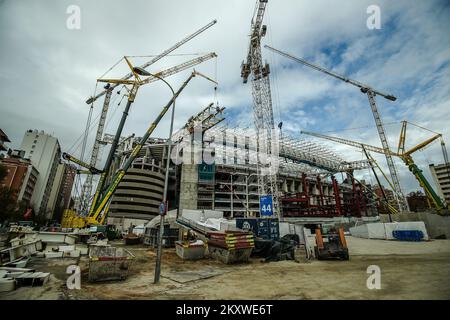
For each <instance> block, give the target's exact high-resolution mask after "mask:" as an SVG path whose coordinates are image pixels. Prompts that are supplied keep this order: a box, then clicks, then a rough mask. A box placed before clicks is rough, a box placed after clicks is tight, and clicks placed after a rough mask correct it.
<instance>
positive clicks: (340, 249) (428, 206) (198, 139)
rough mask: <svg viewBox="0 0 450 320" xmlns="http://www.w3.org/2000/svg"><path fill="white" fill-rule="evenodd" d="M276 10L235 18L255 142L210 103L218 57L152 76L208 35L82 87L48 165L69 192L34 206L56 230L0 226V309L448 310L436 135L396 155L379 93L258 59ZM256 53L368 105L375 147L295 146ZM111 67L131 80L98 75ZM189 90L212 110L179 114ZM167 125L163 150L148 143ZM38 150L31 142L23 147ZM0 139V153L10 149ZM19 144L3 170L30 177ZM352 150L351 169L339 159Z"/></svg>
mask: <svg viewBox="0 0 450 320" xmlns="http://www.w3.org/2000/svg"><path fill="white" fill-rule="evenodd" d="M247 5H249V6H250V5H251V4H250V3H247ZM277 5H280V4H275V3H270V4H269V3H268V1H267V0H257V1H256V4H255V7H254V10H253V16H251V17H248V21H250V24H249V27H250V28H249V29H248V30H247V33H248V39H247V40H246V41H248V47H247V55H246V56H243V57H242V64H241V65H240V66H235V67H236V70H235V71H236V76H240V80H241V82H242V86H243V87H244V89H245V90H246V91H245V92H247V94H248V96H249V97H251V99H252V101H253V105H251V106H248V108H247V109H246V110H245V112H247V113H248V114H251V118H252V123H251V124H250V125H246V126H241V125H240V124H239V121H237V120H238V119H236V117H235V114H234V113H233V111H229V108H228V107H227V105H226V104H222V103H219V98H220V90H221V83H220V81H219V80H218V79H220V77H218V76H217V75H216V74H208V73H206V72H203V71H201V70H202V66H204V65H207V64H214V63H216V64H217V58H218V55H217V53H216V52H214V48H213V47H212V48H211V52H208V53H202V54H197V56H196V57H194V58H192V59H186V60H185V61H184V62H182V63H179V64H177V65H174V66H171V67H169V68H165V69H162V70H161V69H157V68H156V67H154V65H157V63H158V61H164V59H166V58H167V57H170V56H171V55H174V54H178V53H180V52H182V51H180V50H182V47H183V45H185V44H186V43H188V42H195V41H197V40H198V39H200V38H203V39H206V40H207V39H208V33H209V32H211V30H213V29H214V28H215V27H216V26H217V25H218V24H220V23H221V22H220V21H219V19H218V20H215V19H214V20H211V21H210V22H209V23H207V24H205V25H203V26H200V28H198V29H193V30H190V31H189V30H187V31H186V32H185V33H186V36H185V37H184V38H181V39H166V43H169V42H170V43H171V46H169V47H168V49H166V50H164V51H163V52H161V53H159V54H157V55H152V56H140V57H139V58H140V59H137V58H136V56H131V55H130V56H124V57H117V59H119V61H118V62H115V61H110V62H105V63H106V65H108V66H111V67H110V69H108V71H107V72H106V73H105V74H103V76H101V77H99V78H97V79H92V85H95V91H94V94H93V95H92V96H89V97H86V101H77V103H79V104H84V107H85V109H84V110H86V111H85V112H84V113H85V116H87V118H88V120H87V122H86V123H85V124H78V127H79V128H81V127H85V129H84V131H83V133H82V135H81V136H80V137H78V140H77V142H78V144H77V147H76V148H75V147H73V148H66V149H65V148H64V147H61V150H60V152H59V153H55V155H54V158H56V159H57V161H59V163H60V166H61V169H58V170H60V171H61V173H60V174H61V177H66V173H67V172H68V173H67V176H70V177H71V180H70V184H68V182H67V181H65V180H64V179H65V178H60V181H61V182H58V183H59V185H61V187H60V189H58V190H59V191H53V192H49V196H48V199H47V200H46V202H45V203H44V202H41V207H43V206H44V207H45V206H46V207H47V208H48V207H49V206H50V205H51V204H52V203H56V204H57V205H59V208H62V209H63V211H61V214H60V216H58V217H57V218H55V215H53V219H52V220H51V219H47V224H46V225H45V226H44V225H43V224H42V223H41V224H37V223H36V221H33V219H32V218H30V217H31V216H32V214H31V212H37V210H36V209H34V208H31V207H30V209H27V211H26V212H27V213H26V214H25V215H24V216H23V218H21V219H17V221H12V220H10V221H7V222H6V221H2V225H1V228H0V299H1V300H16V299H25V300H36V299H45V300H72V299H75V300H79V299H82V300H93V299H133V300H135V299H150V300H159V299H164V300H191V299H200V300H219V299H224V300H228V299H233V300H236V299H239V300H241V299H242V300H249V299H263V300H278V299H343V300H348V299H352V300H353V299H363V300H372V299H374V300H385V299H432V300H434V299H438V300H441V299H444V300H448V299H450V281H449V280H448V279H449V277H450V191H447V190H450V163H449V161H448V154H447V150H446V145H445V141H444V134H443V133H440V132H437V131H434V130H439V129H437V128H435V127H431V125H430V123H429V122H424V123H426V124H425V125H424V124H416V123H415V122H414V121H412V120H411V121H410V120H409V119H402V120H401V121H397V122H396V124H398V125H399V126H400V132H399V133H398V135H397V139H396V141H392V139H390V138H389V136H388V134H387V133H386V126H385V122H386V121H384V120H383V117H382V114H383V109H382V108H381V107H379V102H381V101H383V106H384V103H385V102H386V103H387V104H395V103H397V102H396V101H397V97H396V96H395V95H394V94H391V93H386V92H385V91H384V90H388V89H389V88H383V85H382V84H381V85H380V87H379V88H378V86H377V88H374V87H372V86H371V85H369V84H366V83H362V82H359V81H358V80H354V79H352V78H349V77H347V76H345V75H342V74H341V73H338V72H335V71H333V70H335V69H334V68H333V66H331V67H330V64H329V63H327V65H328V66H329V67H327V68H326V67H324V66H322V65H319V64H316V63H313V62H311V61H309V60H306V59H304V58H302V57H300V54H295V52H296V51H295V50H290V49H289V50H285V49H284V48H280V47H275V46H272V45H268V44H266V43H268V41H265V39H266V34H267V32H268V30H267V29H268V27H267V24H266V18H265V17H266V13H267V11H270V10H271V6H277ZM271 27H272V28H277V26H276V25H274V24H271ZM270 43H271V42H270ZM138 50H139V46H138V45H137V47H136V48H133V52H136V51H138ZM92 54H95V53H92ZM269 54H270V55H272V56H271V57H273V56H276V57H277V59H280V60H281V61H284V62H286V63H290V65H289V66H290V67H289V68H290V69H291V70H290V71H291V72H299V73H301V72H304V71H306V70H308V71H310V72H312V74H314V76H318V79H319V81H321V80H320V79H323V80H324V81H325V80H330V79H331V80H332V81H333V85H335V86H336V87H337V86H343V87H344V88H345V89H344V90H349V91H351V90H353V91H356V92H358V94H361V95H362V96H364V99H365V100H364V101H366V105H363V106H360V108H365V109H367V110H370V112H371V115H372V119H371V121H373V123H371V125H372V126H373V128H374V129H376V133H377V140H378V141H379V143H378V144H377V145H372V144H371V143H370V142H368V141H367V140H365V139H363V140H359V139H358V135H354V139H348V136H345V137H339V134H337V135H335V134H327V132H324V131H323V130H321V132H313V131H306V130H303V129H302V127H301V126H300V125H299V124H297V123H296V122H295V120H294V127H295V130H296V131H297V134H293V133H292V132H293V131H292V130H287V129H286V130H285V129H284V126H285V124H286V123H287V122H289V121H290V120H292V118H293V116H292V115H283V116H281V117H280V116H278V115H277V112H275V111H274V104H275V102H274V101H275V100H277V99H279V98H278V97H275V96H276V95H275V94H274V93H273V92H274V89H273V88H271V86H273V83H274V81H275V80H274V78H275V77H273V73H274V72H276V70H274V69H273V67H272V66H271V65H269V63H268V62H267V57H268V56H269ZM318 54H319V53H318ZM320 54H323V53H320ZM181 56H182V54H181ZM146 59H147V61H145V62H143V63H138V62H137V61H140V60H146ZM316 61H321V60H320V59H317V60H316ZM219 62H220V61H219ZM114 63H115V64H114ZM119 67H121V68H122V69H120V70H121V71H122V70H126V72H127V73H126V74H122V75H119V76H115V75H114V76H111V74H113V73H114V71H116V74H118V72H117V68H119ZM85 68H93V66H85ZM362 68H364V67H362ZM152 70H159V71H152ZM119 73H120V72H119ZM177 74H178V75H182V77H183V79H184V81H183V82H182V83H181V86H179V87H172V86H171V85H170V78H171V76H174V75H177ZM276 81H277V83H279V85H280V86H283V85H287V84H284V83H281V81H280V79H277V80H276ZM153 83H162V85H167V87H169V88H170V90H171V95H170V96H168V98H167V101H166V103H165V104H164V105H161V106H158V107H156V106H154V103H153V106H152V110H151V112H149V113H147V114H148V115H151V117H152V118H148V119H142V121H144V122H145V123H147V125H146V126H148V127H147V130H146V131H144V132H138V131H136V132H135V131H134V129H133V128H134V123H133V122H130V119H128V117H129V115H132V114H133V112H135V110H134V109H133V107H132V105H133V103H134V102H135V101H138V100H139V99H140V95H139V93H140V92H141V91H144V90H146V89H147V87H150V86H151V85H152V84H153ZM194 83H195V85H196V86H204V87H205V88H207V89H208V90H210V91H213V92H214V93H213V96H214V97H213V98H212V99H211V101H209V102H208V103H206V104H204V105H196V106H194V105H183V103H178V100H179V99H180V97H183V95H184V94H185V92H187V91H189V89H190V87H191V86H193V84H194ZM74 90H76V88H75V89H74ZM205 90H206V89H205ZM296 90H303V89H302V88H301V87H299V88H297V89H296ZM353 91H352V92H353ZM345 92H347V91H345ZM277 95H278V92H277ZM207 99H209V97H203V99H202V101H206V100H207ZM182 101H183V102H184V101H185V100H182ZM192 101H194V100H189V103H192ZM149 103H151V101H149ZM113 104H114V106H113ZM115 105H117V106H121V107H120V109H119V110H121V111H122V114H121V115H120V121H119V123H118V124H117V126H115V127H114V128H113V127H112V126H108V121H110V118H112V114H111V113H112V112H111V110H112V109H113V108H114V110H115V109H116V108H118V107H116V106H115ZM447 107H448V105H447ZM242 108H244V107H242ZM180 109H183V110H189V112H190V111H191V110H192V112H191V114H190V116H189V118H188V119H187V121H185V119H177V112H179V111H178V110H180ZM87 113H88V114H87ZM95 114H98V116H97V117H95ZM347 116H348V117H349V118H352V117H353V118H355V117H357V114H356V112H355V114H348V115H347ZM163 119H165V120H166V122H165V124H166V125H167V128H164V129H165V130H166V131H167V132H168V135H166V136H158V135H156V134H155V131H156V129H157V128H160V127H159V125H161V122H162V121H163ZM139 120H141V119H139ZM177 123H183V125H182V126H177V125H176V124H177ZM0 125H1V126H2V127H6V126H5V124H4V123H3V121H2V123H0ZM425 126H426V128H425ZM106 127H107V128H108V129H109V130H110V132H107V131H106V130H105V128H106ZM124 128H131V129H129V130H128V131H127V132H130V130H131V132H133V134H131V135H128V134H125V133H124ZM410 130H415V131H414V132H420V135H418V136H419V138H420V139H419V140H418V139H412V138H410V137H411V136H412V135H411V136H410V135H409V132H410ZM0 131H1V130H0ZM1 133H3V131H1ZM407 133H408V134H407ZM42 135H44V133H43V132H39V131H37V130H34V131H33V130H29V131H27V133H26V137H27V136H29V137H30V139H31V140H33V139H35V140H34V143H35V144H36V141H39V138H38V137H39V136H42ZM415 137H417V136H415ZM75 138H76V137H74V139H73V140H75ZM2 139H3V140H2V141H3V142H9V140H8V137H7V136H6V134H5V135H4V138H2ZM31 140H30V141H31ZM24 141H25V140H24ZM30 143H31V144H33V142H30ZM438 144H439V146H437V145H438ZM24 145H25V146H26V144H24V143H22V149H23V150H25V151H24V152H25V156H23V152H22V153H21V150H14V151H11V152H10V151H8V155H7V156H6V157H4V158H2V162H0V164H3V165H5V166H7V165H13V164H15V163H19V162H20V163H22V164H23V163H25V165H28V166H31V165H33V161H34V160H33V159H34V158H33V151H34V152H35V154H36V153H38V152H39V150H38V148H35V147H34V144H33V146H32V147H30V148H32V149H33V151H31V154H28V155H30V157H29V158H28V159H31V160H26V158H27V157H26V155H27V152H28V151H26V147H23V146H24ZM74 145H75V144H74ZM431 145H434V146H435V147H437V149H439V158H437V157H435V156H436V154H437V153H433V155H432V156H431V155H430V156H429V157H433V159H432V162H433V164H430V166H429V168H423V167H420V165H419V164H418V163H416V162H415V159H416V155H418V154H419V152H420V154H421V155H422V154H427V152H428V150H429V149H428V148H429V147H430V146H431ZM0 146H3V144H2V145H0ZM5 150H7V149H5ZM23 150H22V151H23ZM30 150H31V149H30ZM347 150H348V151H347ZM355 151H356V152H358V153H359V154H361V155H362V156H363V158H360V159H359V160H354V159H355V158H354V157H350V156H349V154H350V153H351V152H355ZM43 154H44V153H43ZM380 155H381V156H382V157H381V158H380ZM35 157H36V156H35ZM52 159H53V158H52ZM27 161H28V162H27ZM29 161H31V162H29ZM52 161H53V160H52ZM434 163H435V164H436V165H434ZM400 166H403V167H402V168H401V169H400V170H399V168H400ZM30 168H31V167H30ZM64 168H66V169H64ZM405 169H406V170H405ZM30 170H31V169H30ZM52 170H53V169H52ZM55 170H56V169H55ZM64 170H65V171H64ZM427 170H429V171H430V173H428V171H427ZM35 171H36V172H35V173H34V171H31V173H28V176H29V175H33V174H34V176H35V178H34V179H39V177H40V176H42V175H43V173H42V172H43V170H42V169H40V168H39V167H37V169H36V170H35ZM425 171H427V172H426V173H425ZM8 172H9V171H8ZM55 172H56V171H55ZM399 172H403V173H404V175H401V174H399ZM363 173H364V174H363ZM55 175H56V176H58V173H55ZM28 176H27V177H28ZM403 176H407V178H408V179H410V178H411V181H412V180H413V183H414V184H415V185H414V188H415V189H417V190H419V192H418V193H416V194H414V197H413V196H412V195H407V194H406V192H405V189H404V188H403V187H402V186H404V185H405V182H403V181H401V180H402V177H403ZM36 177H37V178H36ZM367 177H370V180H369V179H368V178H367ZM430 177H432V178H431V179H430ZM27 179H28V178H27ZM6 180H7V179H6ZM6 180H5V181H6ZM0 181H1V179H0ZM54 181H56V180H54ZM408 181H410V180H408ZM54 183H55V182H54ZM64 183H66V184H64ZM72 184H73V186H72ZM36 185H38V184H36ZM28 187H30V185H28ZM33 187H34V180H33ZM42 188H44V187H42ZM70 188H71V189H70ZM24 190H25V191H26V190H28V189H26V188H25V187H24ZM25 191H22V192H21V193H20V196H21V197H25V198H26V196H27V194H26V192H25ZM29 193H30V194H29V195H28V197H29V198H30V199H34V198H33V195H32V192H31V189H30V191H29ZM22 194H24V195H22ZM58 194H60V196H61V197H62V198H61V199H63V200H58V199H59V198H58ZM25 198H23V199H25ZM64 199H66V200H64ZM43 201H44V200H43ZM52 201H53V202H52ZM55 212H56V211H55ZM34 214H35V213H33V217H34ZM36 216H37V214H36ZM50 220H51V223H50ZM377 276H378V278H377ZM380 277H381V280H380Z"/></svg>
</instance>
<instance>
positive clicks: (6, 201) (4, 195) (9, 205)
mask: <svg viewBox="0 0 450 320" xmlns="http://www.w3.org/2000/svg"><path fill="white" fill-rule="evenodd" d="M18 209H19V208H18V206H17V203H16V192H15V190H12V189H10V188H7V187H0V221H2V222H3V221H5V220H11V219H15V218H16V217H17V211H18Z"/></svg>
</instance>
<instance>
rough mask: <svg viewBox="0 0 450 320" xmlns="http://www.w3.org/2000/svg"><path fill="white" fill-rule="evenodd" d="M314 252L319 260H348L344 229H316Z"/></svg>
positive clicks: (329, 227)
mask: <svg viewBox="0 0 450 320" xmlns="http://www.w3.org/2000/svg"><path fill="white" fill-rule="evenodd" d="M314 252H315V255H316V257H317V259H318V260H333V259H340V260H348V259H349V255H348V247H347V241H346V240H345V236H344V229H343V228H336V227H335V226H328V227H327V226H325V225H323V226H322V225H320V226H319V228H316V245H315V246H314Z"/></svg>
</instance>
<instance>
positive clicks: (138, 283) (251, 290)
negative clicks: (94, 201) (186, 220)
mask: <svg viewBox="0 0 450 320" xmlns="http://www.w3.org/2000/svg"><path fill="white" fill-rule="evenodd" d="M347 241H348V245H349V251H350V260H349V261H317V260H314V261H312V262H308V263H297V262H294V261H281V262H270V263H263V262H260V260H258V259H252V260H251V261H250V262H249V263H247V264H240V265H224V264H222V263H220V262H217V261H215V260H212V259H205V260H201V261H182V260H180V259H179V258H178V257H177V256H176V254H175V250H174V249H166V250H165V251H164V254H163V265H162V278H161V282H160V284H158V285H154V284H153V276H154V274H153V269H154V265H155V252H154V251H153V250H150V249H147V248H145V247H142V246H128V247H127V249H129V250H130V251H132V252H133V253H134V254H135V256H136V260H135V263H134V265H133V267H132V271H131V272H130V274H129V276H128V278H127V279H126V280H124V281H115V282H105V283H89V282H88V281H87V273H88V262H87V259H86V258H82V259H80V261H77V260H67V259H64V260H63V259H48V260H45V259H37V258H36V259H34V260H33V264H32V266H33V267H35V268H36V269H38V270H39V271H46V272H51V273H52V277H51V279H50V281H49V282H48V283H47V284H46V285H45V286H43V287H34V288H19V289H18V290H15V291H13V292H10V293H6V294H1V293H0V299H450V280H449V279H450V240H435V241H428V242H398V241H385V240H367V239H359V238H353V237H347ZM74 263H79V265H80V267H81V269H82V284H81V287H82V288H81V290H68V289H67V287H66V285H65V282H66V279H67V275H66V274H65V269H66V267H67V265H70V264H74ZM369 265H377V266H379V267H380V269H381V289H380V290H369V289H367V286H366V281H367V278H368V277H369V274H367V267H368V266H369Z"/></svg>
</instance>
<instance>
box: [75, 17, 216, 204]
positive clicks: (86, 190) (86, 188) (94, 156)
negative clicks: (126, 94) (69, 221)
mask: <svg viewBox="0 0 450 320" xmlns="http://www.w3.org/2000/svg"><path fill="white" fill-rule="evenodd" d="M216 23H217V20H213V21H211V22H210V23H208V24H206V25H205V26H203V27H201V28H200V29H198V30H197V31H195V32H194V33H192V34H190V35H188V36H187V37H185V38H184V39H182V40H181V41H179V42H177V43H175V44H174V45H173V46H172V47H170V48H168V49H167V50H165V51H163V52H162V53H160V54H159V55H157V56H156V57H154V58H153V59H151V60H150V61H147V62H146V63H144V64H143V65H141V66H140V67H141V68H143V69H145V68H147V67H149V66H151V65H152V64H154V63H155V62H157V61H159V60H160V59H162V58H163V57H165V56H167V55H168V54H169V53H171V52H172V51H174V50H175V49H177V48H179V47H181V46H182V45H183V44H185V43H186V42H188V41H190V40H192V39H193V38H195V37H196V36H198V35H199V34H201V33H202V32H204V31H205V30H207V29H209V28H210V27H212V26H213V25H215V24H216ZM192 66H193V65H186V68H182V67H178V68H177V71H176V72H179V71H181V70H185V69H187V68H190V67H192ZM176 72H174V73H176ZM174 73H170V72H168V73H167V75H165V76H169V75H172V74H174ZM132 76H133V73H131V72H130V73H128V74H127V75H125V76H124V77H122V80H127V79H130V78H131V77H132ZM161 76H162V75H161ZM155 80H158V79H155ZM119 85H120V84H118V83H115V84H112V85H111V84H109V83H107V84H106V85H105V87H104V89H105V90H103V91H102V92H100V93H98V94H97V95H95V96H93V97H90V98H89V99H87V101H86V103H87V104H90V105H93V103H94V102H95V101H96V100H97V99H98V98H100V97H101V96H103V95H104V96H105V99H104V101H103V107H102V111H101V114H100V119H99V123H98V127H97V132H96V135H95V141H94V145H93V147H92V153H91V159H90V161H89V164H90V165H91V167H95V166H96V165H97V161H98V154H99V149H100V145H101V141H102V136H103V130H104V127H105V120H106V115H107V113H108V108H109V104H110V100H111V95H112V92H113V91H114V89H115V88H116V87H117V86H119ZM92 182H93V176H92V174H88V175H87V177H86V180H85V182H84V183H83V188H82V194H81V205H82V208H81V209H82V211H84V209H86V204H87V203H88V201H89V198H90V196H91V192H92Z"/></svg>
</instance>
